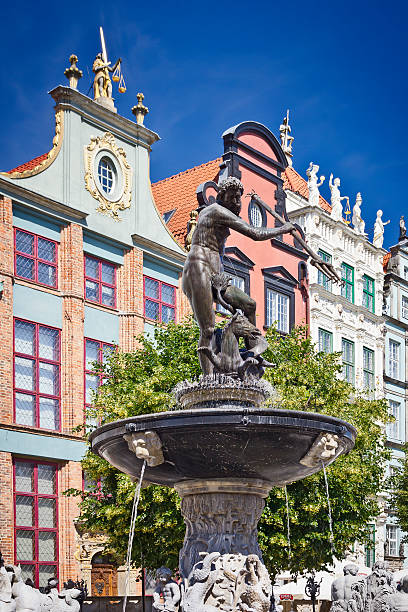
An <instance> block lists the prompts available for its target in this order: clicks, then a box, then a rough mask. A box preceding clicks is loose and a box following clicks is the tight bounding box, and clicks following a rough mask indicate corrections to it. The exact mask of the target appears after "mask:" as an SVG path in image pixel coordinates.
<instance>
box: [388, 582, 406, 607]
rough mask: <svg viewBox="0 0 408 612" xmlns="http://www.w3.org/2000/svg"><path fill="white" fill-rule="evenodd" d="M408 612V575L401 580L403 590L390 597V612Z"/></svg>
mask: <svg viewBox="0 0 408 612" xmlns="http://www.w3.org/2000/svg"><path fill="white" fill-rule="evenodd" d="M407 610H408V575H407V576H404V577H403V578H402V580H401V590H400V591H396V592H395V593H394V594H393V595H391V597H390V612H406V611H407Z"/></svg>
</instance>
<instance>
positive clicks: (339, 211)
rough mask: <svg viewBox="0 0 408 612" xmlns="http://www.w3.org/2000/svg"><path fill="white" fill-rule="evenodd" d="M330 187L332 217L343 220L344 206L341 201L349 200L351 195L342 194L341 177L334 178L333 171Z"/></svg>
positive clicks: (335, 219)
mask: <svg viewBox="0 0 408 612" xmlns="http://www.w3.org/2000/svg"><path fill="white" fill-rule="evenodd" d="M329 187H330V192H331V206H332V211H331V216H332V219H334V221H341V220H342V219H343V206H342V204H341V202H342V200H347V201H348V202H349V197H348V196H341V195H340V179H339V178H335V179H334V180H333V173H331V174H330V178H329Z"/></svg>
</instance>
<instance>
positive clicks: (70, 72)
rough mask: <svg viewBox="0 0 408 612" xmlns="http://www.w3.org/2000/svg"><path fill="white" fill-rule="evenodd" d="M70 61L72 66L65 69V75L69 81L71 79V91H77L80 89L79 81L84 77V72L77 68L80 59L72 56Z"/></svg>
mask: <svg viewBox="0 0 408 612" xmlns="http://www.w3.org/2000/svg"><path fill="white" fill-rule="evenodd" d="M69 61H70V63H71V65H70V67H69V68H65V70H64V74H65V76H66V77H67V79H69V86H70V87H71V89H76V88H77V87H78V81H79V79H80V78H81V77H82V70H80V69H79V68H78V66H77V61H78V58H77V56H76V55H74V54H72V55H71V56H70V58H69Z"/></svg>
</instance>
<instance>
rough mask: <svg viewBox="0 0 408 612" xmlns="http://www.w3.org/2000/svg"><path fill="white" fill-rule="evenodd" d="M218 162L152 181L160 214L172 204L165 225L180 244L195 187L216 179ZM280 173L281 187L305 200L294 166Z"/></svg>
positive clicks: (303, 186) (193, 204)
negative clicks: (168, 218)
mask: <svg viewBox="0 0 408 612" xmlns="http://www.w3.org/2000/svg"><path fill="white" fill-rule="evenodd" d="M221 162H222V159H221V157H218V158H217V159H214V160H213V161H210V162H207V163H205V164H202V165H201V166H195V167H194V168H190V169H189V170H185V171H184V172H180V173H179V174H175V175H174V176H169V177H168V178H165V179H163V180H162V181H158V182H157V183H153V184H152V191H153V196H154V199H155V202H156V206H157V208H158V209H159V211H160V214H161V215H163V214H164V213H166V212H168V211H170V210H172V209H173V208H176V212H175V213H174V214H173V215H172V217H171V219H170V220H169V222H168V224H167V226H168V228H169V230H170V231H171V232H172V233H173V235H174V237H175V238H176V240H178V242H179V243H180V244H181V245H182V246H184V237H185V235H186V233H187V222H188V221H189V219H190V212H191V211H192V210H194V209H195V208H197V197H196V189H197V187H198V186H199V185H201V183H204V182H205V181H215V182H217V178H218V172H219V165H220V163H221ZM282 177H283V181H284V182H283V187H284V189H288V190H289V191H293V192H295V193H298V194H299V195H301V196H302V197H304V198H305V199H306V200H307V199H308V198H309V191H308V188H307V182H306V180H305V179H304V178H303V177H301V176H300V174H298V173H297V172H296V170H294V169H293V168H291V167H290V166H288V167H287V168H286V170H285V172H284V173H283V174H282ZM319 202H320V206H321V207H322V208H323V209H324V210H327V211H328V212H330V211H331V206H330V204H329V203H328V202H326V200H325V199H324V198H322V196H320V200H319Z"/></svg>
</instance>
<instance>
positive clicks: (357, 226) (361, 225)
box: [352, 192, 365, 235]
mask: <svg viewBox="0 0 408 612" xmlns="http://www.w3.org/2000/svg"><path fill="white" fill-rule="evenodd" d="M362 201H363V198H362V197H361V193H360V192H358V194H357V196H356V203H355V204H354V206H353V218H352V223H353V227H354V231H355V232H357V234H362V235H364V229H365V222H364V221H363V219H362V218H361V203H362Z"/></svg>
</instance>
